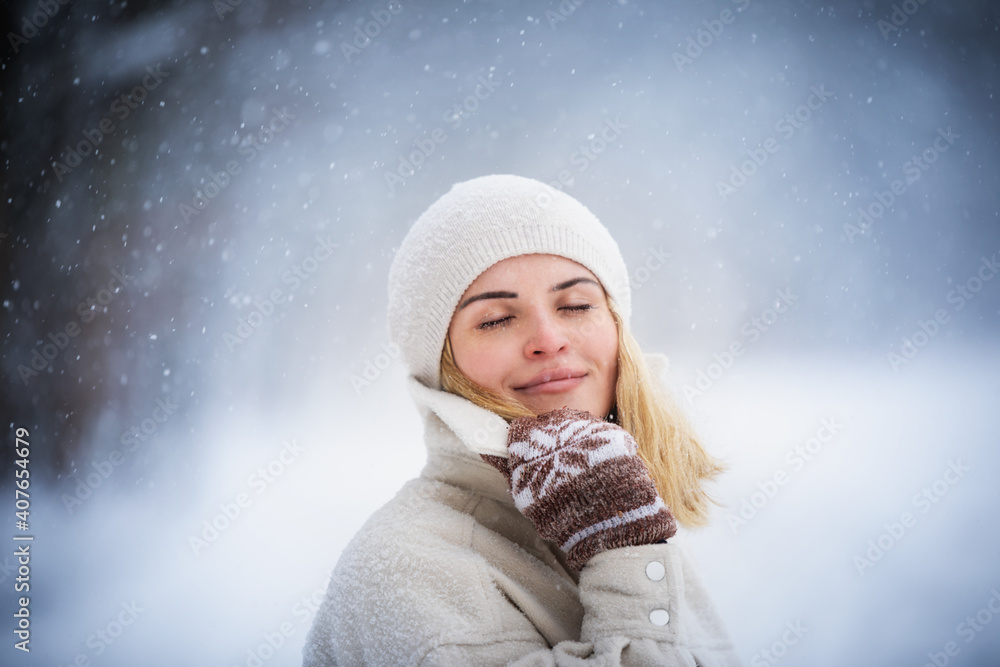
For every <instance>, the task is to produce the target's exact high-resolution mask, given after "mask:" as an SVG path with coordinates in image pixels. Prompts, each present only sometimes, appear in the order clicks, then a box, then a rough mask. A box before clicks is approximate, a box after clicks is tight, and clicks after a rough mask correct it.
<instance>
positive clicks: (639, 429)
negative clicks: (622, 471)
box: [441, 298, 725, 527]
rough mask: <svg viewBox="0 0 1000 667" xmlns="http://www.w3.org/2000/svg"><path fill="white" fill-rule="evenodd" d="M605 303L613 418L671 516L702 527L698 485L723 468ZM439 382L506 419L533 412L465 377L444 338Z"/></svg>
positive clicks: (703, 497) (704, 513)
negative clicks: (612, 353) (613, 330)
mask: <svg viewBox="0 0 1000 667" xmlns="http://www.w3.org/2000/svg"><path fill="white" fill-rule="evenodd" d="M608 308H609V310H610V311H611V315H612V317H613V318H614V321H615V326H616V327H617V329H618V381H617V383H616V386H615V405H614V407H613V409H612V412H613V414H614V421H615V423H617V424H618V425H619V426H621V427H622V428H624V429H625V430H626V431H628V432H629V433H630V434H631V435H632V437H633V438H635V441H636V444H637V445H638V449H639V457H640V458H641V459H642V461H643V463H645V464H646V467H647V468H648V469H649V473H650V475H652V477H653V480H654V481H655V482H656V488H657V490H658V491H659V492H660V496H661V497H662V498H663V501H664V502H665V503H666V504H667V505H669V506H670V510H671V511H672V512H673V514H674V517H675V518H676V519H677V520H678V521H679V522H681V523H682V524H684V525H685V526H688V527H692V526H703V525H705V524H706V523H708V511H709V503H711V502H714V501H713V499H712V498H711V497H709V495H708V494H707V493H706V492H705V490H704V489H703V488H702V484H703V483H704V482H706V481H709V480H711V479H712V478H714V477H715V476H716V475H718V474H719V473H721V472H722V471H723V470H724V469H725V467H724V466H723V464H722V463H721V462H720V461H718V460H717V459H715V458H714V457H712V456H711V455H710V454H709V453H708V452H707V451H705V448H704V447H703V446H702V444H701V441H700V440H699V439H698V437H697V435H696V434H695V432H694V429H693V428H692V426H691V423H690V422H689V421H688V419H687V417H686V416H685V415H684V413H683V412H682V410H681V409H680V406H678V405H677V402H676V401H675V400H674V398H673V397H672V396H671V395H670V394H669V393H667V392H666V391H664V389H663V387H662V386H661V384H660V382H659V379H658V378H654V377H653V374H652V373H651V372H650V370H649V367H648V366H647V365H646V360H645V359H644V358H643V355H642V351H641V350H640V349H639V344H638V342H636V340H635V338H633V337H632V334H631V333H629V331H628V330H627V329H626V328H625V325H624V324H623V322H622V320H621V316H620V315H619V314H618V311H617V310H616V309H615V307H614V302H613V301H612V300H611V299H610V298H608ZM583 333H584V334H585V333H586V332H585V331H584V332H583ZM441 385H442V387H443V389H444V390H445V391H447V392H450V393H453V394H457V395H459V396H461V397H463V398H466V399H468V400H470V401H472V402H473V403H475V404H476V405H478V406H480V407H483V408H485V409H487V410H489V411H491V412H494V413H496V414H498V415H500V416H501V417H503V418H504V419H506V420H507V421H511V420H513V419H516V418H518V417H535V416H537V415H536V414H535V413H534V412H532V411H531V410H529V409H528V408H527V406H525V405H524V404H522V403H520V402H519V401H516V400H514V399H511V398H507V397H505V396H501V395H499V394H496V393H494V392H492V391H490V390H488V389H486V388H485V387H482V386H480V385H478V384H476V383H475V382H473V381H472V380H470V379H469V378H468V377H467V376H466V375H465V374H464V373H463V372H462V371H461V370H459V368H458V366H457V365H456V364H455V357H454V355H453V353H452V351H451V341H449V340H448V339H447V338H445V342H444V350H443V352H442V354H441Z"/></svg>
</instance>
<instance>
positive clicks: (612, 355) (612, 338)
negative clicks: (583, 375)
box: [594, 322, 618, 384]
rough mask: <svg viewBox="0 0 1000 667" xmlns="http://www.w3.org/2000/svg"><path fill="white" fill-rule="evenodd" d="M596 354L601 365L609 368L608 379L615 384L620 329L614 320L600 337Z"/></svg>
mask: <svg viewBox="0 0 1000 667" xmlns="http://www.w3.org/2000/svg"><path fill="white" fill-rule="evenodd" d="M594 354H595V357H596V358H597V359H598V360H599V362H600V364H601V367H602V368H604V369H606V370H607V372H608V374H609V375H610V377H609V378H608V379H609V381H610V382H611V383H612V384H613V383H614V382H615V381H616V380H617V379H618V329H617V328H616V327H615V324H614V322H611V326H610V328H609V329H608V330H606V331H605V332H604V335H603V336H601V337H600V341H599V342H598V343H597V349H595V351H594Z"/></svg>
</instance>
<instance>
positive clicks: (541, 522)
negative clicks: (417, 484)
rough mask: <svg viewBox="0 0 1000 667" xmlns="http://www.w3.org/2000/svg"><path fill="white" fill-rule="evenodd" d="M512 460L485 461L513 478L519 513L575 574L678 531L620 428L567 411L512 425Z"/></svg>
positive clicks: (523, 419)
mask: <svg viewBox="0 0 1000 667" xmlns="http://www.w3.org/2000/svg"><path fill="white" fill-rule="evenodd" d="M507 452H508V455H509V457H510V458H509V459H504V458H502V457H498V456H489V455H483V459H485V460H486V462H487V463H489V464H490V465H492V466H493V467H495V468H497V469H498V470H499V471H500V472H502V473H503V474H504V475H505V476H506V477H507V481H508V483H509V488H510V493H511V495H512V496H513V497H514V504H515V505H516V506H517V509H518V510H519V511H520V512H521V514H523V515H524V516H526V517H527V518H528V519H530V520H531V521H532V523H534V524H535V529H536V530H537V531H538V534H539V535H541V536H542V537H543V538H545V539H546V540H549V541H551V542H555V543H556V544H558V545H559V546H560V548H561V549H562V550H563V552H565V553H566V559H567V561H568V562H569V564H570V566H571V567H573V568H574V569H576V570H580V569H582V568H583V566H584V564H585V563H586V562H587V561H588V560H590V558H591V557H592V556H594V555H595V554H597V553H600V552H601V551H606V550H608V549H616V548H619V547H625V546H637V545H640V544H653V543H655V542H658V541H660V540H664V539H666V538H668V537H671V536H672V535H673V534H674V533H675V532H676V531H677V526H676V524H675V523H674V517H673V515H672V514H671V513H670V509H669V508H668V507H667V506H666V505H665V504H664V503H663V500H662V499H661V498H660V496H659V495H658V494H657V492H656V484H655V483H654V482H653V479H652V477H650V475H649V471H648V470H647V469H646V465H645V464H644V463H643V462H642V459H640V458H639V456H638V454H636V444H635V440H634V439H633V438H632V436H631V435H630V434H629V433H628V431H626V430H625V429H623V428H622V427H620V426H618V425H616V424H612V423H609V422H606V421H604V420H602V419H598V418H597V417H594V416H593V415H591V414H590V413H589V412H584V411H582V410H571V409H568V408H563V409H560V410H553V411H552V412H549V413H546V414H544V415H541V416H539V417H520V418H518V419H515V420H514V421H513V422H511V425H510V431H509V433H508V434H507Z"/></svg>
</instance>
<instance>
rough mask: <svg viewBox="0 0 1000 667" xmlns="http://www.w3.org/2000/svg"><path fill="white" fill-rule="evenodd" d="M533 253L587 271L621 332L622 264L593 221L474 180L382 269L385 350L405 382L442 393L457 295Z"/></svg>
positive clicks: (434, 211)
mask: <svg viewBox="0 0 1000 667" xmlns="http://www.w3.org/2000/svg"><path fill="white" fill-rule="evenodd" d="M536 253H538V254H549V255H559V256H560V257H565V258H567V259H571V260H573V261H574V262H577V263H579V264H582V265H583V266H585V267H586V268H588V269H590V271H591V272H592V273H593V274H594V275H595V276H597V279H598V280H600V282H601V284H602V285H603V286H604V289H605V291H607V293H608V295H609V296H610V297H611V298H612V299H613V300H614V302H615V306H616V307H617V309H618V312H619V314H620V315H621V317H622V320H623V322H624V323H625V324H628V320H629V316H630V314H631V311H632V302H631V294H630V291H629V281H628V271H627V270H626V268H625V260H624V259H623V258H622V254H621V252H620V251H619V250H618V244H617V243H615V240H614V239H613V238H612V237H611V234H610V233H609V232H608V230H607V229H606V228H605V227H604V225H602V224H601V223H600V221H599V220H598V219H597V217H596V216H594V214H593V213H591V212H590V211H588V210H587V208H586V207H585V206H584V205H583V204H581V203H580V202H578V201H576V200H575V199H573V198H572V197H570V196H569V195H567V194H566V193H564V192H561V191H559V190H556V189H555V188H553V187H550V186H548V185H546V184H544V183H541V182H539V181H535V180H532V179H530V178H524V177H521V176H483V177H480V178H474V179H472V180H471V181H465V182H464V183H458V184H456V185H454V186H452V188H451V190H450V191H449V192H448V193H447V194H445V195H444V196H442V197H441V198H440V199H438V200H437V201H436V202H434V203H433V204H432V205H431V207H430V208H429V209H427V211H425V212H424V214H423V215H421V216H420V218H419V219H418V220H417V221H416V222H415V223H414V224H413V227H412V228H411V229H410V231H409V233H408V234H407V235H406V238H404V239H403V243H402V244H401V245H400V247H399V250H398V251H397V252H396V256H395V258H394V259H393V262H392V267H391V268H390V269H389V340H390V341H391V342H393V343H395V344H396V345H399V347H400V349H401V350H402V354H403V359H404V361H405V362H406V365H407V367H408V368H409V370H410V374H411V375H413V376H414V377H416V378H417V379H418V380H419V381H420V382H421V383H423V384H424V385H425V386H427V387H430V388H432V389H440V388H441V375H440V365H441V352H442V351H443V350H444V341H445V338H446V337H447V335H448V327H449V326H450V325H451V317H452V314H453V313H454V312H455V308H456V307H457V306H458V302H459V299H461V298H462V294H464V293H465V290H466V289H468V287H469V285H471V284H472V282H473V281H474V280H475V279H476V278H477V277H478V276H479V275H480V274H481V273H482V272H483V271H485V270H486V269H488V268H490V267H491V266H493V265H494V264H496V263H497V262H499V261H502V260H504V259H507V258H509V257H517V256H518V255H530V254H536Z"/></svg>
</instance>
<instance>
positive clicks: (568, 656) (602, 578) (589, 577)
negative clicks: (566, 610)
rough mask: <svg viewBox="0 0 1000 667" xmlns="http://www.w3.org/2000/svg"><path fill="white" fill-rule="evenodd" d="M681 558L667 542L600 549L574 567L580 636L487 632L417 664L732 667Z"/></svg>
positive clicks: (729, 650)
mask: <svg viewBox="0 0 1000 667" xmlns="http://www.w3.org/2000/svg"><path fill="white" fill-rule="evenodd" d="M684 560H685V556H684V555H683V554H682V553H681V552H680V550H679V548H678V547H676V546H674V545H673V544H655V545H646V546H640V547H627V548H623V549H613V550H610V551H605V552H602V553H599V554H597V555H596V556H594V557H593V558H592V559H591V560H590V561H589V562H588V563H587V565H586V566H585V567H584V568H583V570H582V571H581V573H580V583H579V594H580V600H581V602H582V603H583V608H584V616H583V626H582V630H581V636H580V641H578V642H576V641H562V642H559V643H558V644H556V645H555V646H554V647H552V648H549V647H548V646H547V645H546V644H545V642H544V640H543V639H542V638H541V636H539V637H538V640H537V642H534V645H533V643H532V642H528V641H524V640H519V641H504V640H500V641H497V639H499V638H496V637H494V639H493V640H492V641H489V642H484V643H481V644H475V643H471V642H470V643H468V644H462V645H458V644H450V645H442V646H439V647H436V648H435V649H433V650H432V651H430V652H429V653H428V654H427V656H426V657H424V658H423V660H422V661H421V662H420V664H421V665H425V666H430V665H434V666H437V665H441V666H444V665H472V664H476V665H512V666H516V667H536V666H537V667H542V666H554V667H569V666H571V665H602V666H603V665H606V666H608V667H611V666H618V665H621V666H623V667H624V666H633V665H634V666H639V665H658V666H664V665H666V666H675V665H676V666H684V667H737V666H738V665H740V664H742V663H741V662H740V660H739V658H738V657H737V655H736V654H735V652H734V651H733V647H732V644H731V643H730V641H729V640H728V638H727V637H726V634H725V631H724V629H723V627H722V625H721V623H720V621H719V619H718V617H717V616H716V614H715V612H714V611H713V610H712V608H711V605H710V603H709V600H708V597H707V594H706V592H705V590H704V589H703V588H702V586H701V585H700V583H699V582H697V580H696V579H694V578H693V577H690V576H689V577H684V576H682V572H683V567H684ZM685 579H686V580H687V583H688V586H689V589H688V590H685ZM484 638H485V635H484Z"/></svg>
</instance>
